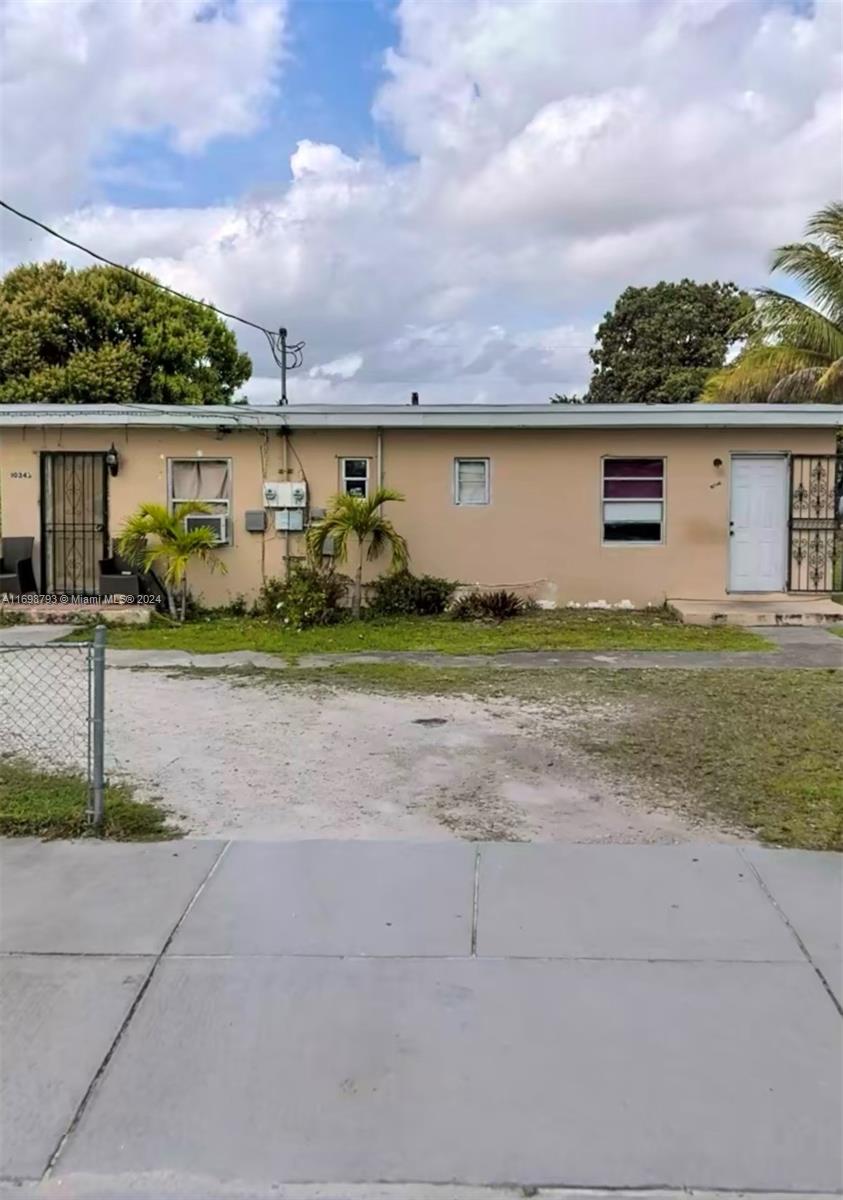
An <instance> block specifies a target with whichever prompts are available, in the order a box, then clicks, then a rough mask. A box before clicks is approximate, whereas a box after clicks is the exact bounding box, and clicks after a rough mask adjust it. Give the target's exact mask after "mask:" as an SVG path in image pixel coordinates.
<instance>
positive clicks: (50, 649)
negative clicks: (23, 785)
mask: <svg viewBox="0 0 843 1200" xmlns="http://www.w3.org/2000/svg"><path fill="white" fill-rule="evenodd" d="M0 751H2V752H3V753H4V754H20V755H22V756H25V757H27V758H29V759H32V760H33V761H35V762H38V763H40V764H44V765H45V766H52V767H64V768H71V769H73V770H82V771H84V772H85V775H86V779H87V783H88V802H87V817H88V821H89V823H90V824H91V825H93V826H99V825H100V824H101V823H102V819H103V815H104V789H105V778H104V756H105V628H104V627H103V626H98V627H97V628H96V630H95V631H94V637H93V640H92V641H90V642H46V643H40V644H38V643H34V642H29V643H28V642H23V641H22V642H13V643H7V644H6V645H0Z"/></svg>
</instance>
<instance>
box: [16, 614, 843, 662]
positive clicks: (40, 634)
mask: <svg viewBox="0 0 843 1200" xmlns="http://www.w3.org/2000/svg"><path fill="white" fill-rule="evenodd" d="M69 628H71V627H70V626H64V625H15V626H10V627H9V628H0V646H4V645H6V646H14V645H43V644H45V643H46V642H51V641H56V640H58V639H59V638H60V637H63V636H64V634H66V633H67V631H68V629H69ZM755 632H756V633H759V634H761V635H762V636H763V637H765V638H767V640H768V641H770V642H772V643H773V644H774V646H775V647H776V648H775V649H773V650H769V651H767V650H510V651H503V652H502V653H500V654H439V653H435V652H432V651H414V650H379V651H356V652H355V653H353V654H302V655H299V657H298V660H297V662H296V664H295V666H292V667H291V664H290V663H289V661H288V660H287V659H286V658H285V657H284V656H283V655H280V654H265V653H261V652H258V651H254V650H234V651H231V652H229V653H225V654H191V653H189V652H188V651H187V650H115V649H112V648H109V651H108V663H109V666H113V667H187V668H190V669H191V670H202V669H204V670H219V669H220V668H238V667H239V668H243V667H258V668H261V669H263V670H270V671H285V670H294V669H295V667H304V668H319V667H333V666H337V665H339V664H344V663H417V664H419V665H420V666H431V667H509V668H513V667H515V668H524V669H535V668H543V667H545V668H546V667H578V668H591V667H598V668H599V667H609V668H615V669H623V668H627V669H630V668H638V669H640V668H642V667H657V668H660V669H665V668H667V669H669V668H674V669H683V670H700V669H710V668H712V667H714V668H717V667H728V668H731V669H734V668H736V667H737V668H744V669H758V668H759V667H767V668H774V669H776V670H782V669H788V668H791V667H795V668H805V667H807V668H811V667H814V668H828V669H832V670H834V669H836V670H843V638H841V637H838V636H836V635H835V634H833V633H831V632H830V630H828V629H826V628H823V627H822V626H816V625H815V626H804V627H800V626H795V627H794V626H782V627H781V628H772V627H764V628H759V629H756V630H755Z"/></svg>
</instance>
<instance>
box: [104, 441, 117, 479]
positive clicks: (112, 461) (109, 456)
mask: <svg viewBox="0 0 843 1200" xmlns="http://www.w3.org/2000/svg"><path fill="white" fill-rule="evenodd" d="M105 465H106V466H107V467H108V470H109V473H110V474H111V475H116V474H117V472H118V471H119V470H120V455H119V454H118V453H117V447H116V446H115V445H114V442H112V443H111V445H110V446H109V448H108V450H107V451H106V454H105Z"/></svg>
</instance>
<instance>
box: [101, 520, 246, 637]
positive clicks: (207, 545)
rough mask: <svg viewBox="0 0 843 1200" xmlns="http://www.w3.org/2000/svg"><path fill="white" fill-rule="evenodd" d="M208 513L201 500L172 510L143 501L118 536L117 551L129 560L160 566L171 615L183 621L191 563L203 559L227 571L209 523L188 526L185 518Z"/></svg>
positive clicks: (149, 567)
mask: <svg viewBox="0 0 843 1200" xmlns="http://www.w3.org/2000/svg"><path fill="white" fill-rule="evenodd" d="M207 512H210V509H209V508H208V506H207V504H202V503H201V502H200V501H187V502H186V503H184V504H178V505H176V507H175V508H174V509H173V511H172V512H171V511H170V510H169V509H168V508H165V506H164V505H163V504H141V505H140V507H139V508H138V509H137V510H136V511H135V512H134V513H132V515H131V516H130V517H129V518H128V520H127V521H126V524H125V525H124V526H123V528H122V530H121V531H120V535H119V536H118V538H117V552H118V553H119V554H121V555H122V556H123V558H125V559H126V560H127V561H128V562H130V563H132V564H133V565H134V566H138V567H141V568H143V570H144V571H151V570H153V569H154V568H156V567H157V568H158V570H160V571H161V573H162V575H163V582H164V591H165V592H166V594H167V606H168V608H169V610H170V616H171V617H175V616H176V615H177V614H178V616H179V619H180V620H182V621H183V620H184V619H185V616H186V614H187V594H188V587H187V569H188V567H189V566H190V565H191V563H194V562H203V563H207V564H208V566H209V567H210V568H211V570H212V571H222V572H225V571H226V566H225V563H224V562H222V561H221V560H220V559H219V558H217V556H216V553H215V551H216V542H215V540H214V534H213V531H212V530H211V529H210V528H208V527H206V526H202V527H200V528H199V529H186V528H185V523H184V518H185V517H189V516H192V515H193V514H194V513H207ZM177 600H178V606H177V603H176V601H177Z"/></svg>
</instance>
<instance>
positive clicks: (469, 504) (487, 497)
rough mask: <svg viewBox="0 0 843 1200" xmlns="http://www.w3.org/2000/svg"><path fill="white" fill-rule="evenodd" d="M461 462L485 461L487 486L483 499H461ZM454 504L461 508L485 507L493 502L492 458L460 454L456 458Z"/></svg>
mask: <svg viewBox="0 0 843 1200" xmlns="http://www.w3.org/2000/svg"><path fill="white" fill-rule="evenodd" d="M460 463H483V466H484V467H485V470H486V479H485V487H484V489H483V499H482V500H461V499H460ZM453 489H454V492H453V495H454V504H456V505H457V506H458V507H459V508H483V507H484V506H485V505H487V504H491V502H492V460H491V459H490V458H488V457H484V456H483V455H477V454H472V455H460V457H459V458H455V459H454V483H453Z"/></svg>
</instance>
